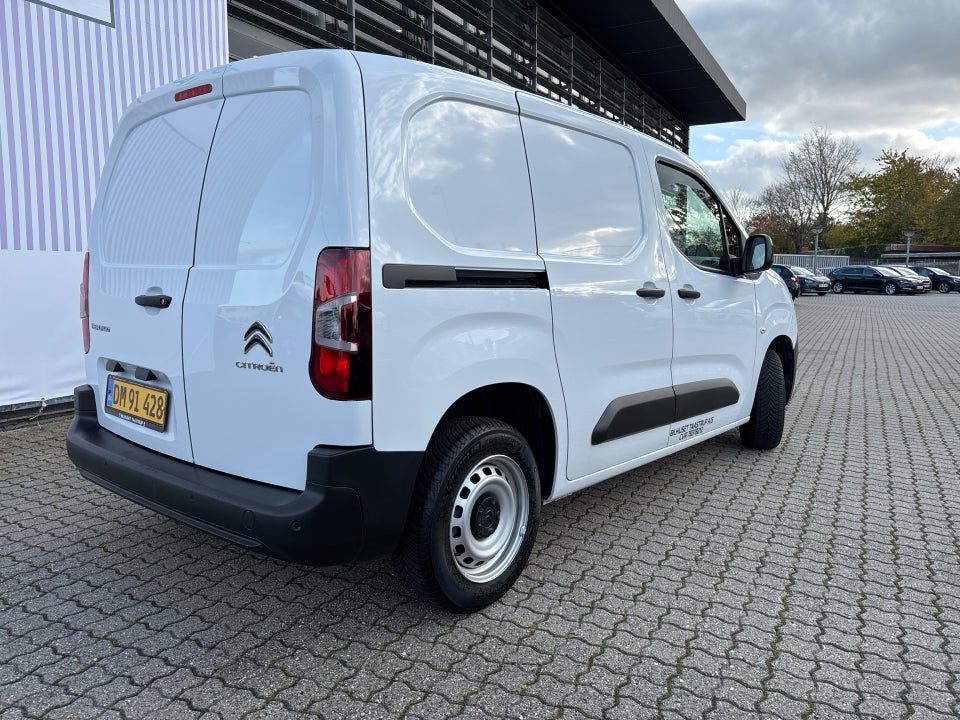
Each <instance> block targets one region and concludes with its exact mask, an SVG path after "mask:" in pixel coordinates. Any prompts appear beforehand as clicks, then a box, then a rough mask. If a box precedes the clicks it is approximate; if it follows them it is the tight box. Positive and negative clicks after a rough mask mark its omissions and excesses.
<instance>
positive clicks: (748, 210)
mask: <svg viewBox="0 0 960 720" xmlns="http://www.w3.org/2000/svg"><path fill="white" fill-rule="evenodd" d="M723 198H724V200H726V201H727V207H729V208H730V211H731V212H732V213H733V214H734V215H735V216H736V218H737V220H739V221H740V222H743V223H746V221H747V218H749V217H750V216H751V215H752V214H753V208H754V199H753V198H752V197H750V196H749V195H748V194H747V191H746V190H744V189H743V188H742V187H735V188H733V189H732V190H724V191H723Z"/></svg>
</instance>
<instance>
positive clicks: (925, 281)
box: [884, 265, 933, 293]
mask: <svg viewBox="0 0 960 720" xmlns="http://www.w3.org/2000/svg"><path fill="white" fill-rule="evenodd" d="M884 267H888V268H891V269H893V270H896V271H897V272H898V273H900V274H901V275H903V276H904V277H908V278H910V279H911V280H913V281H914V282H917V283H920V292H922V293H927V292H930V290H932V289H933V283H932V282H931V281H930V278H928V277H925V276H923V275H921V274H920V273H918V272H916V271H915V270H913V269H912V268H908V267H907V266H906V265H884Z"/></svg>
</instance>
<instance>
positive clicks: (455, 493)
mask: <svg viewBox="0 0 960 720" xmlns="http://www.w3.org/2000/svg"><path fill="white" fill-rule="evenodd" d="M720 198H721V195H720V194H719V193H718V192H717V191H716V190H714V189H713V188H712V187H711V185H710V182H709V181H708V180H707V178H706V176H705V175H704V173H703V171H702V170H701V169H700V168H699V166H698V165H697V164H696V163H694V162H693V161H692V160H691V159H690V158H689V157H687V156H686V155H685V154H683V153H682V152H680V151H679V150H677V149H675V148H674V147H672V146H669V145H666V144H664V143H662V142H659V141H657V140H655V139H654V138H651V137H649V136H646V135H643V134H641V133H639V132H636V131H634V130H631V129H629V128H626V127H624V126H623V125H619V124H617V123H613V122H610V121H608V120H606V119H604V118H601V117H597V116H595V115H592V114H589V113H584V112H581V111H578V110H575V109H573V108H570V107H568V106H566V105H563V104H561V103H559V102H554V101H553V100H550V99H547V98H544V97H540V96H537V95H533V94H531V93H526V92H522V91H517V90H516V89H514V88H512V87H508V86H507V85H503V84H501V83H496V82H491V81H489V80H483V79H480V78H476V77H473V76H469V75H466V74H463V73H459V72H455V71H452V70H448V69H443V68H439V67H437V66H435V65H428V64H425V63H419V62H414V61H411V60H404V59H401V58H394V57H388V56H385V55H378V54H373V53H363V52H351V51H347V50H302V51H298V52H292V53H283V54H276V55H265V56H263V57H259V58H252V59H249V60H241V61H239V62H235V63H231V64H230V65H225V66H221V67H219V68H213V69H210V70H206V71H204V72H202V73H199V74H197V75H194V76H192V77H191V78H189V79H185V80H180V81H178V82H177V83H175V84H173V85H169V86H167V87H164V88H160V89H158V90H154V91H152V92H150V93H148V94H147V95H145V96H144V97H142V98H140V99H139V100H138V101H136V102H134V103H133V104H132V105H131V106H130V108H129V109H128V110H127V111H126V112H125V113H124V115H123V119H122V120H121V122H120V124H119V126H118V128H117V130H116V133H115V135H114V138H113V141H112V144H111V147H110V152H109V155H108V159H107V161H106V164H105V167H104V171H103V176H102V180H101V183H100V189H99V192H98V196H97V201H96V205H95V207H94V211H93V215H92V219H91V224H90V231H89V253H88V254H87V255H86V258H85V261H84V271H83V276H82V277H83V281H82V284H81V303H80V304H81V312H80V318H81V327H82V329H83V337H84V345H85V348H84V351H85V355H84V357H85V367H86V378H85V381H84V383H83V384H82V385H80V386H79V387H78V388H76V390H75V393H74V399H75V405H74V420H73V423H72V424H71V426H70V429H69V430H68V431H67V450H68V452H69V454H70V457H71V459H72V460H73V462H74V463H75V464H76V465H77V466H78V467H79V468H80V473H81V475H82V476H83V477H85V478H86V479H87V480H89V481H92V482H94V483H98V484H100V485H102V486H103V487H105V488H107V489H108V490H110V491H112V492H114V493H117V494H119V495H121V496H123V497H125V498H128V499H130V500H133V501H136V502H139V503H141V504H143V505H145V506H147V507H148V508H151V509H152V510H154V511H157V512H160V513H163V514H165V515H167V516H169V517H172V518H175V519H177V520H179V521H181V522H184V523H187V524H189V525H192V526H194V527H197V528H200V529H202V530H204V531H206V532H209V533H212V534H214V535H216V536H219V537H221V538H224V539H226V540H229V541H232V542H234V543H237V544H240V545H242V546H244V547H246V548H247V549H250V550H256V551H259V552H262V553H265V554H267V555H272V556H275V557H279V558H282V559H285V560H288V561H293V562H297V563H309V564H321V565H322V564H339V563H352V562H354V561H356V560H360V559H365V558H374V557H393V558H394V559H395V561H396V562H397V563H398V566H399V569H400V571H401V572H402V573H403V574H405V575H406V577H407V578H408V579H409V581H410V584H411V585H412V586H413V587H414V588H415V589H416V590H417V591H418V592H420V593H421V594H423V595H425V596H426V597H429V598H432V599H433V600H436V601H438V602H439V603H442V604H443V605H445V606H446V607H448V608H451V609H453V610H457V611H464V612H466V611H471V610H476V609H477V608H480V607H483V606H485V605H488V604H489V603H492V602H494V601H495V600H496V599H497V598H498V597H500V596H501V595H502V594H503V593H505V592H506V591H507V590H508V589H509V588H510V587H511V585H513V583H514V582H515V581H516V580H517V578H518V577H519V576H520V574H521V572H522V571H523V568H524V566H525V564H526V562H527V559H528V557H529V556H530V552H531V550H532V548H533V546H534V543H535V542H536V537H537V529H538V526H539V522H540V517H541V515H540V509H541V505H542V504H543V503H545V502H550V501H552V500H555V499H557V498H559V497H562V496H564V495H567V494H569V493H572V492H574V491H576V490H579V489H581V488H585V487H587V486H590V485H593V484H595V483H597V482H600V481H602V480H605V479H607V478H612V477H614V476H616V475H620V474H621V473H624V472H626V471H628V470H630V469H632V468H635V467H638V466H640V465H643V464H644V463H647V462H650V461H652V460H654V459H656V458H660V457H663V456H664V455H667V454H670V453H672V452H676V451H679V450H681V449H683V448H686V447H689V446H691V445H693V444H695V443H698V442H701V441H703V440H706V439H708V438H711V437H713V436H716V435H718V434H720V433H726V432H729V431H730V430H733V429H734V428H739V429H740V435H741V439H742V441H743V443H744V444H745V445H746V446H747V447H751V448H757V449H769V448H773V447H776V446H777V445H778V444H779V443H780V440H781V438H782V436H783V428H784V415H785V407H786V403H787V401H788V400H789V398H790V395H791V392H792V389H793V381H794V377H795V358H796V353H795V349H796V346H797V319H796V315H795V314H794V310H793V304H792V303H791V304H790V305H787V294H786V293H785V292H784V288H783V285H782V284H781V283H780V281H779V280H777V279H775V278H774V277H773V275H772V274H771V273H768V272H766V270H768V269H769V268H770V266H771V264H772V263H773V243H772V241H771V239H770V238H769V237H768V236H766V235H748V233H747V232H745V231H744V229H743V228H742V227H741V226H740V225H739V224H737V222H736V220H735V219H734V217H733V216H732V215H731V214H730V213H729V212H728V211H727V209H726V208H725V207H724V205H723V201H722V200H721V199H720ZM534 207H536V214H534ZM491 208H496V209H497V211H496V212H491ZM657 218H663V220H664V222H665V228H664V230H665V232H664V233H663V234H660V233H659V231H658V229H657V226H656V219H657ZM651 219H652V220H651ZM651 222H652V224H651ZM655 230H656V231H655ZM598 259H599V260H604V261H605V262H597V260H598ZM188 277H189V282H188ZM758 330H759V332H758ZM188 408H189V412H188ZM744 462H749V463H753V462H754V460H753V459H752V458H744ZM101 498H102V499H103V501H104V502H106V501H107V499H106V496H101ZM65 510H66V509H65Z"/></svg>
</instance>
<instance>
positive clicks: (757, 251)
mask: <svg viewBox="0 0 960 720" xmlns="http://www.w3.org/2000/svg"><path fill="white" fill-rule="evenodd" d="M771 265H773V240H771V239H770V236H769V235H751V236H750V237H748V238H747V243H746V246H745V247H744V249H743V267H742V268H741V272H740V274H741V275H747V274H749V273H758V272H763V271H764V270H769V269H770V266H771Z"/></svg>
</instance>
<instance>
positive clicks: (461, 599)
mask: <svg viewBox="0 0 960 720" xmlns="http://www.w3.org/2000/svg"><path fill="white" fill-rule="evenodd" d="M539 525H540V476H539V474H538V472H537V465H536V461H535V460H534V457H533V452H532V451H531V450H530V446H529V445H528V444H527V442H526V440H525V439H524V438H523V436H522V435H521V434H520V433H519V432H517V431H516V430H515V429H514V428H513V427H511V426H510V425H507V424H506V423H503V422H500V421H499V420H494V419H491V418H483V417H462V418H454V419H453V420H450V421H448V422H445V423H444V424H443V425H441V426H440V428H438V429H437V432H436V433H435V435H434V437H433V440H431V442H430V446H429V447H428V448H427V452H426V455H425V456H424V460H423V465H422V467H421V470H420V476H419V477H418V479H417V488H416V491H415V493H414V497H413V501H412V504H411V510H410V516H409V521H408V524H407V533H406V536H405V537H404V541H403V544H402V546H401V548H400V555H399V565H400V569H401V571H402V572H403V574H404V575H405V576H406V577H407V580H408V581H409V583H410V584H411V585H412V586H413V588H414V589H415V590H416V591H417V592H419V593H420V594H421V595H424V596H426V597H428V598H430V599H432V600H434V601H436V602H438V603H440V604H441V605H443V606H444V607H446V608H448V609H450V610H453V611H454V612H470V611H472V610H477V609H479V608H482V607H485V606H486V605H489V604H490V603H492V602H494V601H495V600H497V599H498V598H499V597H500V596H501V595H503V594H504V593H505V592H506V591H507V590H509V589H510V587H511V586H512V585H513V583H514V582H515V581H516V579H517V578H518V577H519V576H520V573H521V572H522V571H523V568H524V566H525V565H526V564H527V559H528V558H529V556H530V551H531V550H532V549H533V544H534V542H535V541H536V536H537V529H538V527H539Z"/></svg>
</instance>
